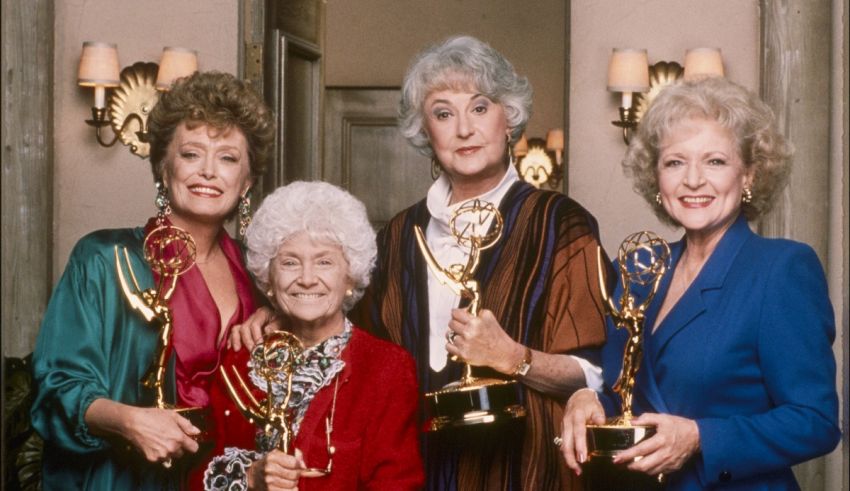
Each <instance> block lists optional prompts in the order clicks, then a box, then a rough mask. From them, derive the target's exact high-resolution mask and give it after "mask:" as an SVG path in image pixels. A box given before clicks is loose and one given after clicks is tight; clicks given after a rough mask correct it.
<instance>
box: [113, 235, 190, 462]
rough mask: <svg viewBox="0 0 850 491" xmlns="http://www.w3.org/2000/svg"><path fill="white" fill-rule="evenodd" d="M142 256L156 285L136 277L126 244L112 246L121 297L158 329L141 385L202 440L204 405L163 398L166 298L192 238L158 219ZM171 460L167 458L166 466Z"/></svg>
mask: <svg viewBox="0 0 850 491" xmlns="http://www.w3.org/2000/svg"><path fill="white" fill-rule="evenodd" d="M143 250H144V254H145V260H146V261H147V262H148V264H149V265H150V266H151V269H152V270H153V272H154V273H155V274H156V275H158V276H159V280H158V281H157V285H156V287H155V288H149V289H142V288H141V287H140V286H139V282H138V280H137V279H136V274H135V272H134V271H133V267H132V265H131V263H130V257H129V254H128V252H127V249H126V248H123V249H122V250H121V251H120V252H119V249H118V246H115V249H114V251H115V269H116V272H117V274H118V282H119V284H120V286H121V290H122V291H123V293H124V297H125V298H126V299H127V301H128V302H129V303H130V306H132V307H133V308H134V309H135V310H138V311H139V312H140V313H141V314H142V316H144V318H145V320H146V321H148V322H149V323H150V324H151V325H152V326H153V327H154V328H156V329H157V330H158V332H159V339H158V341H157V346H156V350H155V351H154V359H153V361H152V362H151V366H150V368H149V369H148V370H147V372H146V373H145V375H144V376H143V377H142V380H141V382H142V385H143V386H144V387H146V388H149V389H153V390H154V391H155V394H156V395H155V403H154V404H155V407H157V408H160V409H175V410H176V411H178V412H179V413H180V414H181V415H182V416H183V417H185V418H187V419H189V420H190V421H191V422H192V424H193V425H195V427H197V428H199V429H201V432H202V433H201V434H200V435H198V436H197V437H195V438H196V439H197V440H203V439H204V437H205V433H204V428H205V425H204V419H205V411H204V409H203V408H177V407H175V406H174V405H172V404H170V403H168V402H166V397H165V373H166V369H167V365H168V357H169V353H170V351H171V350H170V348H171V334H172V331H173V327H174V326H173V323H172V317H171V310H170V309H169V307H168V300H169V299H170V298H171V295H172V294H173V293H174V288H175V287H176V286H177V278H178V277H179V276H180V275H182V274H183V273H185V272H187V271H189V270H190V269H192V267H193V266H194V265H195V241H194V239H192V236H191V235H189V234H188V233H187V232H186V231H184V230H183V229H181V228H179V227H175V226H173V225H166V224H162V223H160V225H159V226H158V227H156V228H155V229H154V230H152V231H151V232H150V233H149V234H148V235H147V236H146V237H145V241H144V244H143ZM122 256H123V263H124V264H126V267H127V273H128V274H129V277H130V280H131V281H132V284H133V288H131V287H130V285H129V284H128V283H127V277H126V276H125V273H124V266H123V265H122ZM169 466H170V460H169V461H166V467H169Z"/></svg>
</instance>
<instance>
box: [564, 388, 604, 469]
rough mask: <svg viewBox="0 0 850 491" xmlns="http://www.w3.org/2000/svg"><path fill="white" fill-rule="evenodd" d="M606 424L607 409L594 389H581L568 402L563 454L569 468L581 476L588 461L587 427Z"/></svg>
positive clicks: (565, 414)
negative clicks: (582, 468) (583, 465)
mask: <svg viewBox="0 0 850 491" xmlns="http://www.w3.org/2000/svg"><path fill="white" fill-rule="evenodd" d="M589 423H590V424H599V425H601V424H604V423H605V409H604V408H603V407H602V403H600V402H599V397H598V396H597V395H596V391H594V390H593V389H588V388H584V389H579V390H577V391H576V392H575V393H573V395H572V396H570V398H569V400H568V401H567V406H566V408H564V419H563V422H562V425H561V453H563V454H564V460H565V461H566V463H567V467H569V468H570V469H572V470H573V471H575V473H576V475H580V474H581V464H583V463H584V462H585V461H586V460H587V425H588V424H589Z"/></svg>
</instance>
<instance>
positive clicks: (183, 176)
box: [32, 72, 274, 490]
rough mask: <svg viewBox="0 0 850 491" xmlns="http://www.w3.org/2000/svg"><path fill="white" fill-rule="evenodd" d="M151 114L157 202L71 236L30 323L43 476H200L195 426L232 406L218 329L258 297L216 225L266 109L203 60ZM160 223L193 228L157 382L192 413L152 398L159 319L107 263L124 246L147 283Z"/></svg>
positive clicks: (145, 479) (262, 150)
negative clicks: (52, 285)
mask: <svg viewBox="0 0 850 491" xmlns="http://www.w3.org/2000/svg"><path fill="white" fill-rule="evenodd" d="M148 124H149V129H150V135H151V167H152V170H153V175H154V180H155V183H156V189H157V196H156V200H155V204H156V206H157V208H158V210H157V214H156V216H154V217H153V218H151V219H150V220H149V221H148V223H147V225H145V226H144V227H136V228H124V229H115V230H101V231H97V232H94V233H92V234H89V235H87V236H86V237H84V238H83V239H81V240H80V242H79V243H78V244H77V246H76V247H75V248H74V250H73V252H72V253H71V257H70V259H69V261H68V266H67V268H66V270H65V273H64V275H63V276H62V278H61V279H60V280H59V283H58V285H57V286H56V289H55V290H54V292H53V295H52V297H51V300H50V304H49V305H48V308H47V312H46V314H45V317H44V321H43V323H42V326H41V331H40V332H39V336H38V341H37V345H36V349H35V354H34V356H33V359H34V372H35V379H36V381H37V382H36V385H37V387H38V392H37V394H36V399H35V402H34V404H33V408H32V418H33V426H34V427H35V428H36V430H37V431H38V432H39V434H41V436H42V437H43V438H44V440H45V446H44V466H43V474H42V475H43V478H44V480H43V484H44V488H45V489H72V488H73V489H138V490H146V489H150V490H154V489H156V490H160V489H178V488H180V487H181V486H184V485H185V484H186V482H187V479H188V480H189V483H190V484H191V485H192V487H194V488H198V487H200V486H201V484H202V483H201V479H202V474H203V472H202V470H198V467H200V466H199V464H198V462H199V461H201V462H202V461H203V459H204V458H205V457H207V456H205V455H196V456H193V457H191V458H189V457H188V456H187V455H186V454H194V453H196V452H198V449H199V442H198V441H195V439H196V438H198V439H199V440H203V441H216V440H218V439H219V438H218V437H219V436H220V434H221V433H222V428H223V427H224V426H225V424H226V413H227V412H228V411H231V410H235V407H234V406H233V405H232V403H230V402H229V401H227V400H226V399H224V398H219V400H221V401H222V403H223V404H225V405H223V406H216V405H215V404H213V400H214V399H216V396H215V393H216V392H217V391H218V392H221V391H222V390H223V389H221V388H220V387H219V386H218V385H219V381H218V376H217V368H218V365H219V361H220V357H221V352H222V350H223V349H224V346H225V339H226V337H227V333H228V331H229V330H230V328H231V327H232V326H233V325H234V324H238V323H240V322H243V321H244V320H245V319H246V318H247V317H248V316H249V315H250V314H252V313H253V312H254V310H255V301H254V290H253V285H252V283H251V279H250V277H249V276H248V272H247V271H246V269H245V266H244V264H243V261H242V251H241V249H240V247H239V245H238V244H237V243H236V242H235V241H234V240H233V239H232V238H231V237H230V236H229V235H228V233H227V232H226V230H225V228H224V226H225V223H226V221H227V220H228V219H230V218H231V217H233V216H234V215H236V214H237V209H238V210H239V213H238V214H239V222H240V225H239V227H240V228H244V227H245V226H247V223H248V221H249V219H250V215H249V214H248V213H249V211H250V209H249V206H248V198H247V193H248V190H249V188H250V187H251V185H252V184H253V182H254V181H255V179H256V178H257V177H258V176H259V175H261V174H262V172H263V169H264V168H265V166H266V163H267V161H268V157H269V155H270V153H271V147H272V145H273V139H274V122H273V119H272V115H271V112H270V111H269V109H268V108H266V107H265V104H264V103H263V101H262V99H261V98H260V97H259V96H258V95H257V94H256V93H254V92H253V91H252V90H251V89H250V88H249V87H248V86H247V84H245V83H244V82H242V81H240V80H238V79H237V78H235V77H234V76H232V75H229V74H225V73H217V72H206V73H195V74H193V75H191V76H190V77H187V78H184V79H181V80H178V81H177V82H176V83H175V84H174V86H173V87H172V88H171V90H170V91H168V92H165V93H163V94H162V95H161V97H160V100H159V103H158V104H157V105H156V106H155V107H154V109H153V111H152V113H151V115H150V119H149V121H148ZM168 225H171V226H175V227H179V228H181V229H183V230H184V231H185V232H186V233H188V234H189V235H190V236H191V237H192V238H193V239H194V242H195V244H196V247H197V256H196V258H195V265H194V267H192V268H191V269H189V270H188V271H186V272H185V273H183V274H182V275H180V276H179V279H178V280H177V282H176V286H175V288H174V290H173V294H172V295H171V297H170V298H169V299H168V302H167V307H168V309H169V310H170V312H171V319H172V334H171V339H170V348H171V349H170V352H167V353H166V356H167V360H165V358H164V360H165V361H163V364H164V365H166V366H165V368H164V373H166V376H165V380H164V384H163V389H162V390H163V395H164V399H165V401H164V402H165V403H167V405H172V406H176V407H182V408H188V407H195V408H201V409H204V410H206V411H205V412H206V416H207V417H206V418H205V419H206V420H205V421H203V422H197V423H198V424H197V426H196V425H195V424H193V422H190V421H189V420H188V419H186V418H184V417H183V416H182V415H181V413H179V412H178V411H175V410H173V409H168V408H161V407H157V406H156V405H155V404H154V391H153V390H151V389H150V388H148V387H143V386H142V384H141V380H142V378H143V376H144V375H145V374H146V373H147V370H148V367H150V366H151V365H152V362H153V361H154V360H153V358H154V356H155V353H158V352H159V349H158V348H157V346H158V344H159V346H165V343H164V342H163V341H160V339H159V338H160V332H159V329H158V327H159V324H158V323H156V322H151V323H149V322H148V321H147V320H146V319H145V318H144V317H143V315H142V314H141V313H140V312H137V311H134V308H133V306H132V305H131V304H130V301H129V299H127V298H124V295H123V294H122V293H121V288H120V282H119V277H118V274H117V270H116V262H117V256H116V254H117V251H119V250H122V249H123V250H126V251H127V258H126V262H127V263H128V264H129V265H130V266H131V267H132V271H133V272H134V274H135V280H136V281H138V287H139V288H140V289H143V290H152V289H154V288H155V285H156V284H157V282H158V280H159V279H158V277H157V276H158V273H156V272H154V271H153V270H152V269H151V266H150V265H149V264H148V263H147V261H146V260H145V252H144V251H143V244H144V241H145V238H146V237H147V236H148V234H149V233H151V232H152V231H153V230H155V229H158V228H159V227H163V226H168ZM121 257H122V260H121V261H120V263H121V264H123V263H124V260H123V255H122V256H121ZM130 287H131V288H133V287H134V285H130ZM158 363H159V360H158ZM202 430H203V431H205V432H206V435H205V436H204V437H203V438H199V436H200V433H201V431H202ZM199 454H203V452H200V453H199Z"/></svg>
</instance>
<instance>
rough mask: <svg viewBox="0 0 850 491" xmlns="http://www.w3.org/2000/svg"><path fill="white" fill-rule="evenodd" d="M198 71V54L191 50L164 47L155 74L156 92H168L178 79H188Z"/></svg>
mask: <svg viewBox="0 0 850 491" xmlns="http://www.w3.org/2000/svg"><path fill="white" fill-rule="evenodd" d="M196 71H198V53H197V52H196V51H195V50H192V49H186V48H173V47H166V48H164V49H163V50H162V58H160V60H159V72H157V74H156V88H157V90H168V89H169V88H170V87H171V84H172V83H173V82H174V81H175V80H177V79H178V78H182V77H188V76H189V75H191V74H193V73H195V72H196Z"/></svg>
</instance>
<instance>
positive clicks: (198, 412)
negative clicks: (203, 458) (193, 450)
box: [170, 407, 213, 451]
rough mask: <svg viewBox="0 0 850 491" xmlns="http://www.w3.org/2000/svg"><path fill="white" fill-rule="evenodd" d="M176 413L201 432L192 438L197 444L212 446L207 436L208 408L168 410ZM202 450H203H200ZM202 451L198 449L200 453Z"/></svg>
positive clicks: (209, 436)
mask: <svg viewBox="0 0 850 491" xmlns="http://www.w3.org/2000/svg"><path fill="white" fill-rule="evenodd" d="M170 409H173V410H174V411H176V412H177V414H179V415H180V416H183V417H184V418H186V419H188V420H189V422H190V423H192V424H193V425H195V428H197V429H199V430H201V432H200V433H198V434H197V435H195V436H193V437H192V438H193V439H194V440H195V441H196V442H198V444H199V445H200V446H201V447H205V446H210V447H212V446H213V442H212V438H211V435H210V434H209V423H208V421H207V419H208V418H209V416H210V412H209V409H208V408H205V407H175V408H170ZM202 449H203V448H202ZM202 449H199V451H201V450H202Z"/></svg>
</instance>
